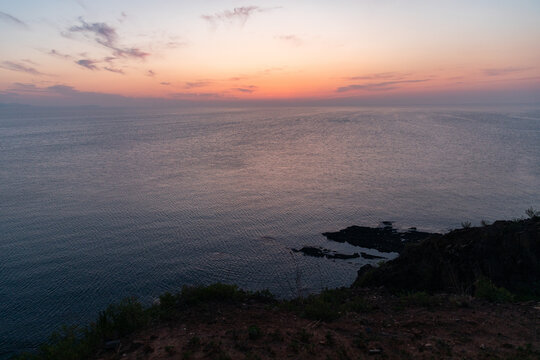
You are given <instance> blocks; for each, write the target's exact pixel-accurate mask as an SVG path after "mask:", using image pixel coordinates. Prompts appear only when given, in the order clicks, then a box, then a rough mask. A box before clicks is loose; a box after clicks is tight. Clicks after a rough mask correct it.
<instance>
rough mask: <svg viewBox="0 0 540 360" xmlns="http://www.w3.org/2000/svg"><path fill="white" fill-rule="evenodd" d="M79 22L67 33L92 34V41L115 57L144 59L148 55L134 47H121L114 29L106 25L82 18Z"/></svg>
mask: <svg viewBox="0 0 540 360" xmlns="http://www.w3.org/2000/svg"><path fill="white" fill-rule="evenodd" d="M79 22H80V25H77V26H72V27H70V28H69V29H68V31H69V33H84V34H93V35H94V36H95V37H94V41H96V42H97V43H98V44H100V45H103V46H105V47H107V48H109V49H111V50H112V51H113V54H114V55H115V56H119V57H130V58H137V59H144V58H146V57H147V56H149V55H150V54H149V53H147V52H145V51H142V50H141V49H139V48H136V47H131V48H130V47H128V48H125V47H121V46H120V45H119V44H118V34H117V32H116V29H115V28H113V27H112V26H110V25H108V24H106V23H103V22H96V23H87V22H86V21H84V19H83V18H82V17H80V18H79Z"/></svg>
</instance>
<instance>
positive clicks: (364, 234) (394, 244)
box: [323, 221, 433, 253]
mask: <svg viewBox="0 0 540 360" xmlns="http://www.w3.org/2000/svg"><path fill="white" fill-rule="evenodd" d="M383 225H384V226H383V227H376V228H372V227H367V226H350V227H348V228H346V229H343V230H340V231H337V232H325V233H323V235H324V236H326V238H327V239H329V240H332V241H337V242H340V243H344V242H346V243H349V244H351V245H353V246H361V247H365V248H370V249H376V250H379V251H381V252H397V253H400V252H401V251H403V248H404V246H405V244H407V243H414V242H419V241H422V240H424V239H426V238H428V237H429V236H431V235H433V234H431V233H427V232H422V231H417V230H416V228H410V229H408V230H407V231H399V230H397V229H395V228H394V227H393V226H392V223H391V222H389V221H385V222H383Z"/></svg>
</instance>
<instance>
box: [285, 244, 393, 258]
mask: <svg viewBox="0 0 540 360" xmlns="http://www.w3.org/2000/svg"><path fill="white" fill-rule="evenodd" d="M292 251H294V252H301V253H302V254H304V255H306V256H313V257H325V258H327V259H342V260H346V259H356V258H359V257H360V256H361V257H363V258H364V259H369V260H373V259H386V258H385V257H383V256H377V255H371V254H368V253H365V252H360V254H358V253H357V252H355V253H353V254H340V253H338V252H335V251H332V250H329V249H325V248H322V247H314V246H304V247H303V248H301V249H300V250H297V249H292Z"/></svg>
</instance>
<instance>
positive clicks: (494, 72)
mask: <svg viewBox="0 0 540 360" xmlns="http://www.w3.org/2000/svg"><path fill="white" fill-rule="evenodd" d="M530 69H531V68H518V67H505V68H497V69H484V71H483V72H484V75H487V76H504V75H508V74H513V73H517V72H523V71H526V70H530Z"/></svg>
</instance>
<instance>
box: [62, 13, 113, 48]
mask: <svg viewBox="0 0 540 360" xmlns="http://www.w3.org/2000/svg"><path fill="white" fill-rule="evenodd" d="M79 21H80V22H81V25H79V26H72V27H70V28H69V29H68V30H69V31H70V32H82V33H92V34H94V35H95V36H96V38H95V40H96V41H97V42H98V43H100V44H101V45H104V46H107V47H114V46H115V44H116V41H117V39H118V35H117V34H116V30H115V29H114V28H113V27H111V26H109V25H107V24H106V23H87V22H86V21H84V19H83V18H82V17H80V18H79Z"/></svg>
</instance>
